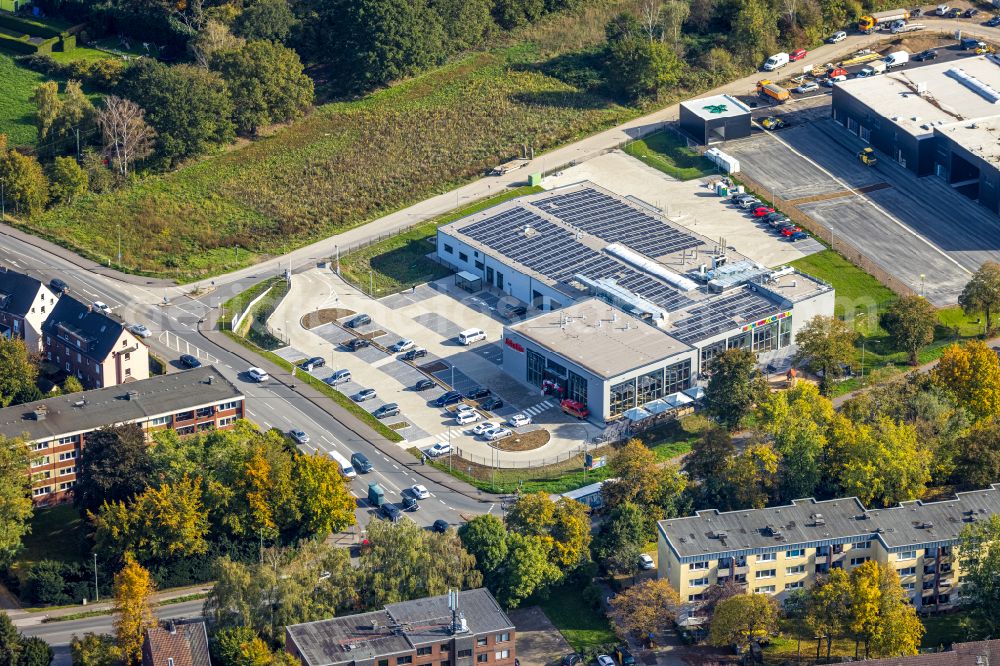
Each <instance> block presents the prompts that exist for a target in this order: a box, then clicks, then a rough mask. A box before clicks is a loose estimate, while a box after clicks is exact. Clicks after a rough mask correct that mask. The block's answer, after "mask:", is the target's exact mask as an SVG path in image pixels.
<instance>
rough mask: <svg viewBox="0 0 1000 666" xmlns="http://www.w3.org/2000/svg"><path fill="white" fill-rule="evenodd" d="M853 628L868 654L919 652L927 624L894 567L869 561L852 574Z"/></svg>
mask: <svg viewBox="0 0 1000 666" xmlns="http://www.w3.org/2000/svg"><path fill="white" fill-rule="evenodd" d="M850 584H851V597H850V609H851V613H850V630H851V632H852V633H853V634H854V636H855V637H856V638H857V639H859V640H862V641H864V644H865V657H866V658H867V657H868V656H869V655H871V656H875V657H898V656H906V655H913V654H917V651H918V648H919V647H920V639H921V637H922V636H923V634H924V626H923V624H922V623H921V622H920V620H919V619H918V618H917V615H916V611H915V610H914V608H913V606H911V605H910V604H909V603H907V598H906V592H905V591H904V590H903V588H902V587H901V586H900V584H899V574H898V573H897V572H896V570H895V569H894V568H893V567H890V566H882V565H880V564H879V563H878V562H875V561H868V562H865V563H864V564H862V565H860V566H858V567H855V568H854V569H852V570H851V574H850Z"/></svg>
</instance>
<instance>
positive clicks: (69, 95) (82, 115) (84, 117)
mask: <svg viewBox="0 0 1000 666" xmlns="http://www.w3.org/2000/svg"><path fill="white" fill-rule="evenodd" d="M96 116H97V111H96V110H95V109H94V104H93V102H91V101H90V98H89V97H87V95H86V93H84V92H83V87H82V86H81V85H80V82H79V81H75V80H73V79H70V80H69V81H67V82H66V88H65V90H63V100H62V108H61V109H60V110H59V115H58V116H57V117H56V119H55V122H54V123H53V125H52V134H53V138H54V139H57V140H60V141H61V142H62V147H63V149H65V148H66V147H69V146H72V145H73V144H74V143H76V145H79V143H78V139H79V136H80V135H83V136H84V137H86V136H87V134H88V133H89V132H90V130H91V129H93V127H94V122H95V120H96ZM67 144H68V145H67ZM53 152H54V151H53Z"/></svg>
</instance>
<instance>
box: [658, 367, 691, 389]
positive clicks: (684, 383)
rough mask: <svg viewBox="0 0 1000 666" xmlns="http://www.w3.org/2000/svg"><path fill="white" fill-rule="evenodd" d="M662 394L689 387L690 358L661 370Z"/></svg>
mask: <svg viewBox="0 0 1000 666" xmlns="http://www.w3.org/2000/svg"><path fill="white" fill-rule="evenodd" d="M663 377H664V386H663V393H664V395H669V394H671V393H677V392H678V391H683V390H684V389H689V388H691V359H685V360H683V361H681V362H680V363H674V364H673V365H668V366H667V367H666V368H664V370H663Z"/></svg>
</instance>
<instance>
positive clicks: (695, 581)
mask: <svg viewBox="0 0 1000 666" xmlns="http://www.w3.org/2000/svg"><path fill="white" fill-rule="evenodd" d="M690 585H691V587H703V586H705V585H708V576H703V577H702V578H692V579H691V583H690Z"/></svg>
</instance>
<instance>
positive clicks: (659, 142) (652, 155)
mask: <svg viewBox="0 0 1000 666" xmlns="http://www.w3.org/2000/svg"><path fill="white" fill-rule="evenodd" d="M625 152H626V153H628V154H629V155H631V156H632V157H635V158H638V159H640V160H642V161H643V162H645V163H646V164H648V165H649V166H651V167H653V168H654V169H659V170H660V171H662V172H663V173H665V174H667V175H669V176H673V177H674V178H676V179H677V180H692V179H694V178H701V177H702V176H710V175H712V174H714V173H717V172H718V169H717V168H716V166H715V165H714V164H712V162H710V161H709V160H707V159H705V158H704V157H702V156H701V155H699V154H698V152H697V151H694V150H691V149H690V148H688V147H687V144H685V143H684V142H683V141H681V140H680V139H679V138H678V137H677V135H676V134H674V133H673V132H668V131H665V130H664V131H660V132H656V133H655V134H650V135H649V136H647V137H646V138H645V139H639V140H636V141H633V142H632V143H630V144H628V145H627V146H625Z"/></svg>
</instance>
